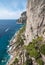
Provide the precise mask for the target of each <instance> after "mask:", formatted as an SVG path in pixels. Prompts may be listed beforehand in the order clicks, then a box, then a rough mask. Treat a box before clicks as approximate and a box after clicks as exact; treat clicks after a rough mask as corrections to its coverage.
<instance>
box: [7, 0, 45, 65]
mask: <svg viewBox="0 0 45 65" xmlns="http://www.w3.org/2000/svg"><path fill="white" fill-rule="evenodd" d="M23 15H24V13H23V14H21V16H23ZM10 47H11V50H9V53H10V54H11V55H13V59H12V60H11V61H10V62H11V63H10V62H9V63H8V65H10V64H11V65H45V0H27V20H26V26H24V27H23V28H21V29H20V30H19V31H18V33H17V34H16V36H14V38H13V39H12V41H11V42H10Z"/></svg>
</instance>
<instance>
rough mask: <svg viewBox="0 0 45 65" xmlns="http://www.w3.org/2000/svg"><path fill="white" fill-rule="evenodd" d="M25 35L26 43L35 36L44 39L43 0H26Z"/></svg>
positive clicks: (44, 11) (44, 18)
mask: <svg viewBox="0 0 45 65" xmlns="http://www.w3.org/2000/svg"><path fill="white" fill-rule="evenodd" d="M25 36H26V42H27V43H29V42H31V41H32V39H33V38H36V37H37V36H43V38H44V39H45V0H28V3H27V25H26V32H25Z"/></svg>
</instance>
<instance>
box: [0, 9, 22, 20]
mask: <svg viewBox="0 0 45 65" xmlns="http://www.w3.org/2000/svg"><path fill="white" fill-rule="evenodd" d="M22 12H23V11H20V10H18V11H11V10H7V9H1V10H0V19H18V18H19V17H20V15H21V13H22Z"/></svg>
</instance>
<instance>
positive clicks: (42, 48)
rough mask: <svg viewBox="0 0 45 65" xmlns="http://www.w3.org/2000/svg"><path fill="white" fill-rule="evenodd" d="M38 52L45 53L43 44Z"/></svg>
mask: <svg viewBox="0 0 45 65" xmlns="http://www.w3.org/2000/svg"><path fill="white" fill-rule="evenodd" d="M40 52H41V53H42V54H44V55H45V44H43V45H42V46H41V47H40Z"/></svg>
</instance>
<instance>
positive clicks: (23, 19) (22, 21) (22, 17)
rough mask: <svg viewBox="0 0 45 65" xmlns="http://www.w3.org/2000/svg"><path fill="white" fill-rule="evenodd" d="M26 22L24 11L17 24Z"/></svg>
mask: <svg viewBox="0 0 45 65" xmlns="http://www.w3.org/2000/svg"><path fill="white" fill-rule="evenodd" d="M26 20H27V15H26V11H24V12H23V13H21V17H20V18H19V19H18V21H17V22H18V23H19V24H20V23H26Z"/></svg>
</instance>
